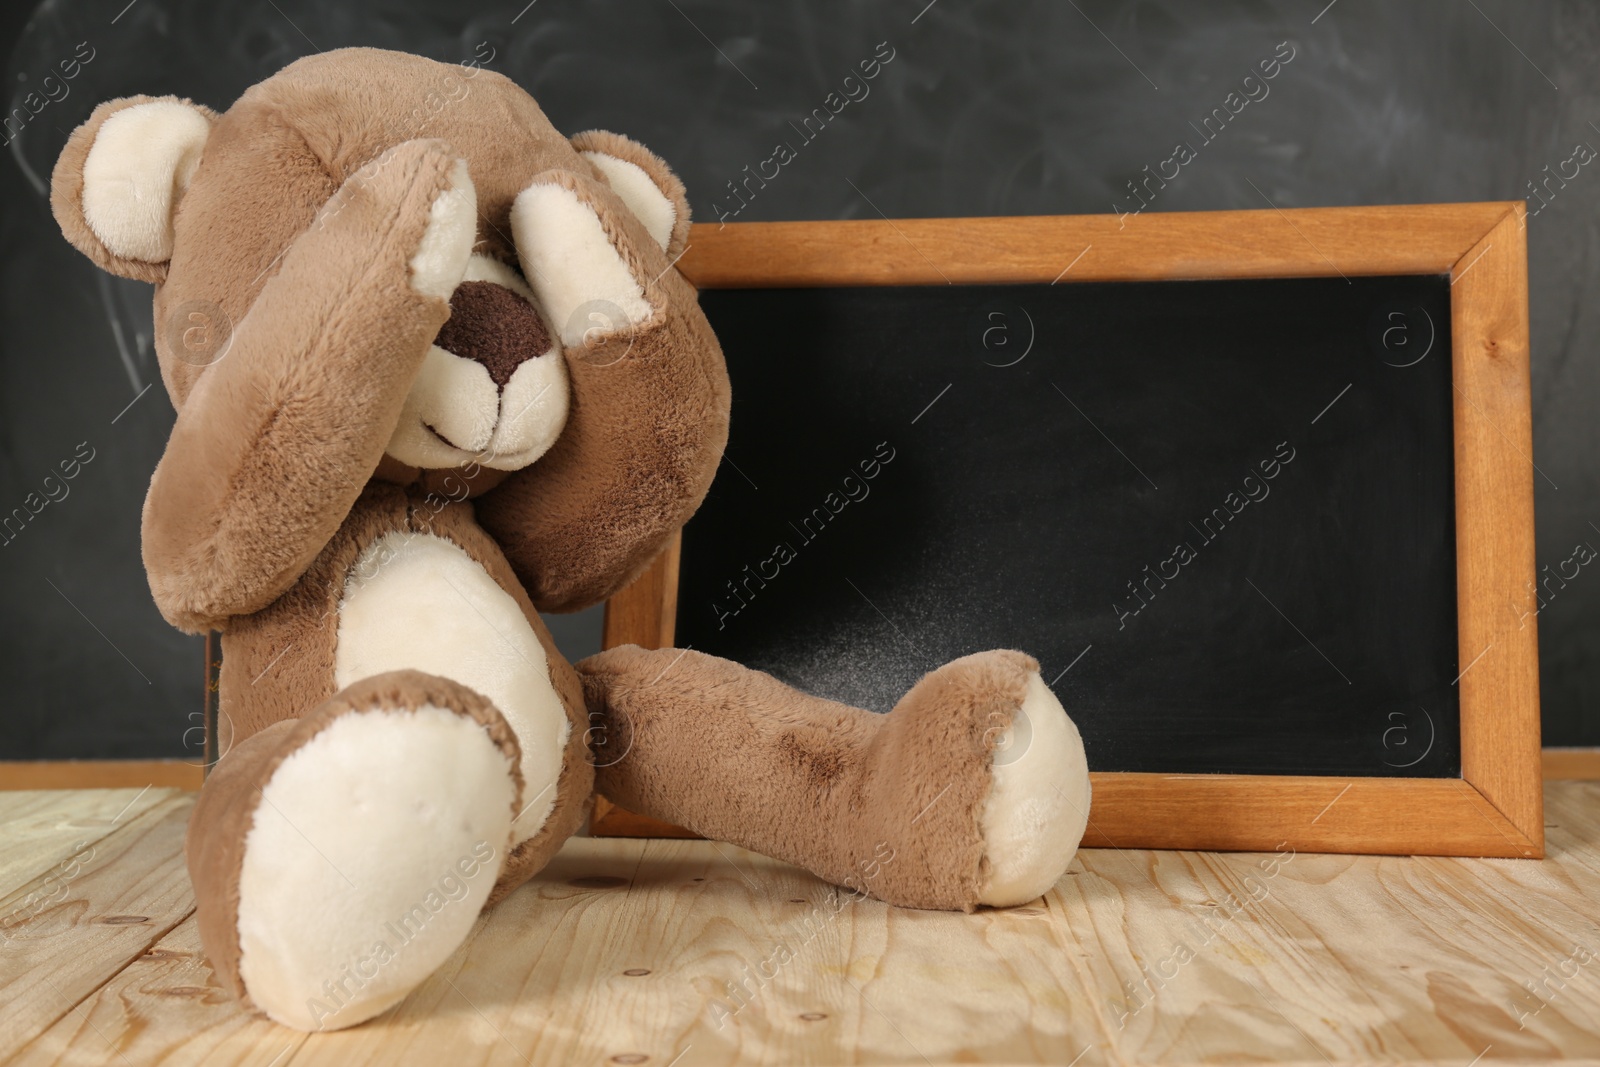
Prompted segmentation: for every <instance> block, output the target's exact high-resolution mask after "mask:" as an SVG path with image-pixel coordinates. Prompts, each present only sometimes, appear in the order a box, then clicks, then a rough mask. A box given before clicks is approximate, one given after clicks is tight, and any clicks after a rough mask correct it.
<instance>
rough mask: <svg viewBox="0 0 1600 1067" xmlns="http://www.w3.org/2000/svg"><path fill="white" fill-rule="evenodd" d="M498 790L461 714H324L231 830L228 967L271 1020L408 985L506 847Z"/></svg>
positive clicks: (455, 928)
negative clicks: (236, 837)
mask: <svg viewBox="0 0 1600 1067" xmlns="http://www.w3.org/2000/svg"><path fill="white" fill-rule="evenodd" d="M511 794H512V778H511V775H510V774H509V773H508V764H507V761H506V757H505V754H504V753H503V752H502V751H501V750H500V748H499V746H498V745H496V744H495V743H494V741H493V740H492V739H491V738H490V737H489V735H488V733H486V732H485V731H484V729H483V728H482V727H481V726H479V725H478V724H477V723H475V722H473V721H472V720H471V719H467V718H464V717H462V716H460V715H456V714H455V713H453V712H451V711H448V710H445V709H442V708H437V707H432V706H424V707H421V708H419V709H417V710H416V711H409V710H395V711H369V712H360V713H350V714H346V715H342V716H340V717H339V718H337V719H335V720H334V721H333V722H332V723H330V724H329V725H328V727H327V728H326V729H324V730H323V731H321V732H320V733H318V734H317V735H316V736H315V737H313V738H312V739H311V740H310V741H308V742H306V744H305V745H304V746H302V747H301V748H300V749H299V750H298V751H296V752H294V753H293V754H292V755H290V756H289V757H288V758H287V759H285V760H284V761H283V763H282V764H281V765H280V766H279V767H278V769H277V770H276V771H275V772H274V773H273V775H272V778H271V780H270V781H268V782H267V784H266V786H265V787H264V788H263V789H262V791H261V801H260V804H259V805H258V806H257V808H256V814H255V820H254V822H253V823H252V825H251V828H250V832H249V834H248V835H247V836H246V838H245V847H244V862H243V864H242V868H241V871H240V875H239V945H240V950H241V951H240V956H239V974H240V977H241V978H242V979H243V980H244V984H245V989H246V991H247V992H248V993H249V995H250V999H251V1000H253V1001H254V1002H255V1003H256V1004H257V1006H259V1007H260V1008H261V1009H262V1010H263V1011H265V1012H266V1013H267V1014H268V1015H269V1016H271V1017H272V1018H273V1019H274V1020H276V1021H277V1022H279V1023H282V1024H283V1025H284V1026H290V1027H293V1028H295V1029H297V1030H317V1029H335V1028H338V1027H343V1026H352V1025H354V1024H356V1023H358V1022H361V1021H362V1020H364V1019H369V1018H371V1017H372V1016H374V1015H377V1014H378V1013H379V1012H382V1011H384V1010H385V1009H387V1008H388V1007H390V1006H391V1005H392V1004H395V1003H396V1002H398V1001H399V1000H400V999H401V998H403V997H404V996H405V995H406V994H407V993H409V992H411V990H412V989H414V988H416V986H417V984H418V983H419V982H421V981H422V980H423V979H424V978H426V977H427V976H428V975H429V974H431V973H432V972H433V971H434V969H435V968H437V967H438V966H439V964H440V963H442V962H444V960H445V959H446V958H447V957H449V955H450V954H451V953H452V952H454V951H455V950H456V947H457V946H458V945H460V944H461V941H462V939H463V938H465V937H466V935H467V933H468V932H469V931H470V930H471V928H472V923H473V921H474V920H475V919H476V918H477V917H478V913H479V912H480V911H481V910H482V909H483V904H484V901H485V900H486V899H487V898H488V896H489V890H490V889H491V888H492V887H493V885H494V881H495V878H496V877H497V876H498V873H499V870H500V866H501V864H502V862H503V860H504V858H505V856H506V854H507V849H508V844H509V832H510V828H511V802H512V795H511ZM463 861H465V862H463ZM468 871H472V873H471V875H470V876H468V875H467V872H468ZM419 909H420V910H419ZM380 942H381V943H382V944H383V945H384V946H385V947H384V948H383V949H381V950H380V949H379V948H378V946H379V944H380Z"/></svg>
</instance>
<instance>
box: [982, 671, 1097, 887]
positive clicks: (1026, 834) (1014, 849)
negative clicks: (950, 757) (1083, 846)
mask: <svg viewBox="0 0 1600 1067" xmlns="http://www.w3.org/2000/svg"><path fill="white" fill-rule="evenodd" d="M993 773H994V783H993V786H992V787H991V789H990V792H989V799H988V802H987V803H986V805H985V807H984V811H983V817H982V820H981V825H982V828H983V840H984V854H985V856H987V858H988V860H989V876H988V880H987V881H986V883H985V884H984V887H983V890H982V892H981V893H980V894H979V897H978V899H979V902H980V903H983V904H991V905H994V906H995V907H1010V906H1012V905H1015V904H1025V903H1027V902H1028V901H1030V900H1033V899H1034V898H1036V897H1039V896H1041V895H1043V894H1044V893H1045V892H1046V891H1048V890H1049V889H1050V887H1051V886H1053V885H1055V884H1056V882H1057V881H1059V880H1060V878H1061V876H1062V875H1063V874H1064V873H1066V870H1067V867H1068V865H1069V864H1071V863H1072V857H1073V856H1074V855H1075V854H1076V853H1077V850H1078V842H1080V841H1081V840H1083V831H1084V827H1085V826H1087V825H1088V823H1089V761H1088V758H1087V757H1086V756H1085V754H1084V751H1083V739H1082V738H1081V737H1080V736H1079V735H1078V728H1077V727H1076V726H1074V725H1073V722H1072V720H1071V719H1070V718H1068V717H1067V713H1066V711H1065V710H1063V709H1062V707H1061V702H1060V701H1059V700H1057V699H1056V696H1055V694H1054V693H1052V692H1050V688H1049V687H1048V686H1046V685H1045V684H1044V679H1042V678H1040V677H1039V675H1038V673H1037V672H1035V673H1034V674H1033V675H1032V676H1031V677H1030V678H1029V679H1028V691H1027V695H1026V696H1025V697H1024V698H1023V701H1022V707H1021V709H1019V710H1018V711H1017V713H1016V715H1015V717H1014V718H1013V719H1012V723H1011V726H1010V728H1009V729H1007V731H1006V732H1005V733H1004V734H1002V735H1001V737H1000V739H999V742H998V744H997V746H996V749H995V756H994V771H993Z"/></svg>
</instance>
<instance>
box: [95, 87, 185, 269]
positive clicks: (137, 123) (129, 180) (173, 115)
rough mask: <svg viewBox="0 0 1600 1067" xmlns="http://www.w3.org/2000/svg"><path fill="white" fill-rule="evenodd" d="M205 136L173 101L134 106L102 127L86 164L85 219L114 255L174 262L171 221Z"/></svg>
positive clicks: (147, 261) (119, 112)
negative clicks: (172, 259)
mask: <svg viewBox="0 0 1600 1067" xmlns="http://www.w3.org/2000/svg"><path fill="white" fill-rule="evenodd" d="M210 136H211V122H210V120H208V119H207V118H206V116H205V115H204V114H202V113H201V112H200V111H199V110H197V109H195V108H193V107H190V106H189V105H188V104H182V103H179V102H178V101H176V100H154V101H151V102H149V103H146V104H135V105H134V106H132V107H129V108H123V109H122V110H121V111H118V112H117V113H116V114H114V115H112V116H111V117H110V118H108V119H106V121H105V122H104V123H103V124H101V126H100V129H99V131H98V132H97V133H96V134H95V138H94V144H93V146H91V147H90V149H89V157H88V158H87V159H85V160H84V163H83V217H84V219H85V221H87V222H88V223H89V228H90V229H91V230H93V231H94V235H95V236H96V237H98V238H99V239H100V243H101V244H103V245H105V246H106V248H107V249H108V250H110V252H111V253H112V254H113V255H116V256H120V257H122V258H123V259H136V260H140V261H142V262H145V263H165V262H166V261H167V260H169V259H171V258H172V240H173V232H172V216H173V213H174V212H175V211H176V210H177V207H178V200H179V199H180V198H181V197H182V196H183V193H184V191H185V190H186V189H188V188H189V180H190V179H191V178H193V177H194V172H195V168H196V167H198V166H199V165H200V154H201V152H202V151H204V149H205V145H206V139H207V138H208V137H210Z"/></svg>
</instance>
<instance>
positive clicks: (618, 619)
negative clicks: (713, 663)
mask: <svg viewBox="0 0 1600 1067" xmlns="http://www.w3.org/2000/svg"><path fill="white" fill-rule="evenodd" d="M682 544H683V534H682V532H681V531H680V532H679V533H675V534H673V535H672V540H671V541H670V542H668V544H667V547H666V548H664V549H662V550H661V554H660V555H658V556H657V557H656V558H655V560H654V561H653V562H652V563H651V564H650V566H648V567H646V568H645V570H644V572H643V573H642V574H640V575H639V577H637V578H635V579H634V580H633V581H632V582H630V583H628V584H627V585H626V586H624V587H623V588H622V589H621V590H620V591H618V592H617V593H616V594H615V595H614V596H612V597H611V599H610V600H607V601H606V614H605V621H604V623H603V624H602V628H601V647H603V648H615V647H617V646H618V645H638V646H639V647H641V648H671V647H672V637H673V632H674V630H675V629H676V628H677V622H678V556H679V549H680V547H681V545H682Z"/></svg>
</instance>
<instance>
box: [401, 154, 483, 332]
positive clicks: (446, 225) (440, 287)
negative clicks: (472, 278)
mask: <svg viewBox="0 0 1600 1067" xmlns="http://www.w3.org/2000/svg"><path fill="white" fill-rule="evenodd" d="M477 239H478V193H477V190H476V189H474V188H473V186H472V179H471V178H470V177H469V176H468V174H467V161H466V160H464V159H458V160H456V162H455V166H453V167H452V168H451V170H450V184H449V186H448V187H447V188H446V189H445V190H444V192H442V193H440V194H439V195H438V196H436V197H434V199H433V206H432V207H431V208H429V210H428V228H427V229H426V230H424V231H423V232H422V240H421V241H420V242H419V243H418V244H417V251H416V254H415V255H413V256H412V257H411V288H413V289H415V290H416V291H417V292H419V293H422V294H423V295H424V296H437V297H440V298H442V299H445V300H448V299H449V298H450V294H451V293H453V292H455V291H456V286H457V285H459V284H460V283H461V277H462V275H463V274H464V273H465V272H466V269H467V261H468V259H469V258H470V257H471V256H472V246H473V244H474V243H476V242H477Z"/></svg>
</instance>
